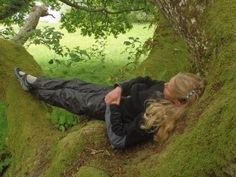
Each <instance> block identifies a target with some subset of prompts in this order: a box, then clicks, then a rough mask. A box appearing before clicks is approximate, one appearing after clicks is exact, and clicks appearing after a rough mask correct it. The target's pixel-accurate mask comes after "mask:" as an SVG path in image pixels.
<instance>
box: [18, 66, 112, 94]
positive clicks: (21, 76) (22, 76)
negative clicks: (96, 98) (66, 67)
mask: <svg viewBox="0 0 236 177" xmlns="http://www.w3.org/2000/svg"><path fill="white" fill-rule="evenodd" d="M15 75H16V77H17V79H18V80H19V81H20V83H21V86H22V88H23V89H24V90H30V89H45V90H56V89H63V88H70V89H76V90H77V91H79V92H85V93H92V92H104V91H107V90H110V89H111V87H107V86H103V85H98V84H94V83H89V82H85V81H82V80H80V79H70V80H66V79H62V78H50V77H35V76H32V75H29V74H26V73H25V72H24V71H22V70H21V69H20V68H16V69H15Z"/></svg>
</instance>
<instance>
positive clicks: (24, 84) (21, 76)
mask: <svg viewBox="0 0 236 177" xmlns="http://www.w3.org/2000/svg"><path fill="white" fill-rule="evenodd" d="M20 71H21V72H22V73H24V72H23V71H22V70H21V69H20V68H15V69H14V74H15V76H16V78H17V80H18V81H19V82H20V85H21V87H22V88H23V90H25V91H29V90H30V89H31V86H30V85H29V83H28V82H27V80H26V77H27V74H26V73H24V74H22V73H20Z"/></svg>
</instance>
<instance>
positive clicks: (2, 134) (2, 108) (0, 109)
mask: <svg viewBox="0 0 236 177" xmlns="http://www.w3.org/2000/svg"><path fill="white" fill-rule="evenodd" d="M7 127H8V126H7V118H6V104H5V103H4V102H2V101H0V150H1V149H2V148H1V147H3V146H4V144H5V138H6V136H7Z"/></svg>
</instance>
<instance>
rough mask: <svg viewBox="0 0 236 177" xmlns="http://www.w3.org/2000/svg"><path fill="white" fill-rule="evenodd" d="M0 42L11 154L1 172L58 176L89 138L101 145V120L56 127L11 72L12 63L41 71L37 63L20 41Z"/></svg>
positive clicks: (35, 72) (46, 110)
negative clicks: (66, 128)
mask: <svg viewBox="0 0 236 177" xmlns="http://www.w3.org/2000/svg"><path fill="white" fill-rule="evenodd" d="M0 46H1V48H0V54H1V55H0V63H1V64H0V73H1V78H0V82H1V84H0V93H1V95H0V100H1V101H3V102H5V103H6V105H7V121H8V132H9V133H8V137H7V142H6V143H7V146H8V148H9V151H10V152H11V155H12V159H11V164H10V167H9V168H8V169H7V172H6V174H5V176H9V177H11V176H12V177H23V176H27V177H37V176H48V177H54V176H55V177H56V176H61V175H63V172H64V171H65V170H66V167H68V164H70V163H71V161H72V160H73V159H74V158H76V157H78V156H79V154H80V153H81V151H82V150H83V149H84V148H85V145H87V144H88V143H89V142H90V143H89V145H87V147H89V146H93V147H96V146H99V145H100V144H102V145H104V143H105V140H106V139H105V138H104V135H105V134H104V133H105V131H104V124H103V123H101V122H97V121H91V122H90V123H88V125H87V126H86V127H81V126H82V125H80V126H77V127H75V128H74V129H73V130H71V131H69V132H66V133H62V132H60V131H58V130H57V129H56V128H55V127H53V124H52V123H51V122H50V120H49V114H50V108H49V107H48V106H47V105H46V104H44V103H43V102H40V101H39V100H38V99H37V98H35V97H34V96H32V95H31V94H30V93H29V92H25V91H23V90H22V88H21V86H20V84H19V83H18V81H17V80H16V78H15V76H14V74H13V69H14V67H21V68H23V69H24V70H25V71H26V72H28V73H32V74H33V75H36V76H37V75H41V69H40V67H39V65H38V64H37V63H36V62H35V60H34V59H33V57H32V56H31V55H30V54H28V52H27V51H26V50H25V49H24V48H23V47H22V46H20V45H16V44H14V43H12V42H9V41H6V40H3V39H0ZM95 132H96V133H95ZM91 135H93V136H91ZM92 139H93V140H92Z"/></svg>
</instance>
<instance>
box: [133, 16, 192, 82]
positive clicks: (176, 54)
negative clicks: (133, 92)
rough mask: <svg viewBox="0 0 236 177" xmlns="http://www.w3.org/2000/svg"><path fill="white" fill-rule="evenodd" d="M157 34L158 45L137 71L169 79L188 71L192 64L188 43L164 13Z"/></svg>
mask: <svg viewBox="0 0 236 177" xmlns="http://www.w3.org/2000/svg"><path fill="white" fill-rule="evenodd" d="M155 35H156V37H154V38H156V40H157V45H156V46H155V47H154V48H153V49H152V50H151V52H150V54H149V56H148V58H147V59H146V60H145V62H144V63H143V64H142V65H141V66H140V67H139V68H138V70H137V72H136V73H137V74H139V75H150V76H152V77H153V78H156V79H163V80H167V79H169V78H170V77H171V76H173V75H175V74H176V73H178V72H180V71H182V72H184V71H188V70H189V68H190V64H189V62H188V57H189V54H188V50H187V45H186V43H185V41H184V40H183V39H182V38H181V37H180V36H179V35H178V34H177V33H176V31H175V30H174V29H173V28H172V26H171V25H170V24H169V22H167V21H166V19H164V17H163V16H162V15H160V20H159V22H158V27H157V29H156V32H155Z"/></svg>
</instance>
